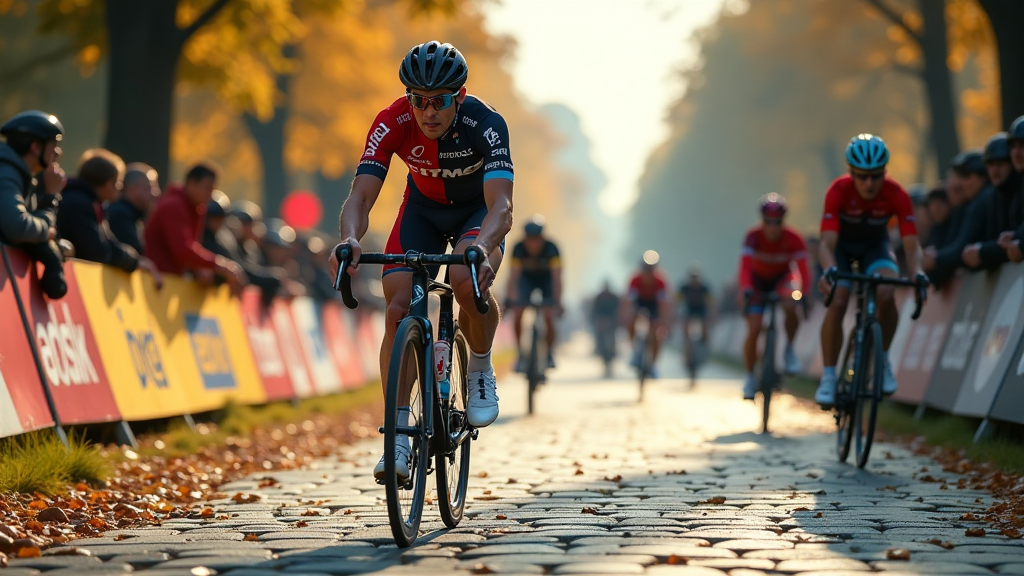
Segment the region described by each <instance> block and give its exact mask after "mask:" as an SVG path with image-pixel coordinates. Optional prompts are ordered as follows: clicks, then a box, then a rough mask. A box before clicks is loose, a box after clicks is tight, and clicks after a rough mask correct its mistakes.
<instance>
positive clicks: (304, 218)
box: [281, 190, 324, 230]
mask: <svg viewBox="0 0 1024 576" xmlns="http://www.w3.org/2000/svg"><path fill="white" fill-rule="evenodd" d="M323 215H324V207H323V204H321V203H320V197H318V196H317V195H316V194H314V193H312V192H309V191H308V190H293V191H292V192H289V193H288V195H287V196H285V197H284V200H282V201H281V219H282V220H284V221H285V223H287V224H288V225H289V226H291V227H292V228H295V229H296V230H311V229H313V228H315V227H316V225H317V224H319V223H320V219H321V218H322V217H323Z"/></svg>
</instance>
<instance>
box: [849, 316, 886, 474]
mask: <svg viewBox="0 0 1024 576" xmlns="http://www.w3.org/2000/svg"><path fill="white" fill-rule="evenodd" d="M865 336H866V338H865V342H864V351H863V353H862V354H861V361H860V365H859V366H858V371H860V373H861V374H862V376H860V377H859V380H860V385H859V386H858V393H857V408H856V414H855V416H854V420H855V422H854V425H855V430H856V433H855V434H854V436H855V437H856V442H857V444H856V445H857V467H858V468H863V467H864V466H866V465H867V463H868V456H869V455H870V454H871V444H872V443H873V442H874V440H875V421H876V420H877V419H878V405H879V403H881V401H882V383H883V380H884V378H885V361H884V360H883V358H882V326H881V325H880V324H879V323H878V322H873V323H872V324H871V328H870V329H869V330H868V331H867V333H866V334H865Z"/></svg>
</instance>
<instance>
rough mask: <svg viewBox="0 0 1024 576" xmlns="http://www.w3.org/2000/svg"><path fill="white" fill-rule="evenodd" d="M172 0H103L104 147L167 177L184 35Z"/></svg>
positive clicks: (176, 3)
mask: <svg viewBox="0 0 1024 576" xmlns="http://www.w3.org/2000/svg"><path fill="white" fill-rule="evenodd" d="M177 8H178V0H146V1H145V2H139V1H138V0H106V23H107V31H108V37H109V41H110V72H109V74H108V79H109V80H108V84H107V86H108V93H107V135H106V147H107V148H109V149H110V150H112V151H113V152H115V153H117V154H118V155H120V156H121V157H122V158H124V159H125V161H126V162H145V163H147V164H149V165H151V166H153V167H154V168H156V170H157V172H159V174H160V182H161V183H166V182H167V181H168V179H169V178H168V176H169V174H168V173H167V172H168V166H169V163H170V142H171V122H172V109H173V106H174V80H175V72H176V68H177V64H178V56H179V55H180V54H181V47H182V44H183V42H184V38H183V35H182V32H181V30H179V29H178V27H177V26H176V24H175V18H176V13H177Z"/></svg>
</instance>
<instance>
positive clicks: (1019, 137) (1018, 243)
mask: <svg viewBox="0 0 1024 576" xmlns="http://www.w3.org/2000/svg"><path fill="white" fill-rule="evenodd" d="M1007 142H1008V143H1009V145H1010V161H1011V162H1012V163H1013V169H1014V171H1015V172H1016V173H1017V176H1018V177H1019V178H1020V180H1021V194H1024V116H1020V117H1018V118H1017V119H1016V120H1014V121H1013V124H1010V130H1009V133H1008V134H1007ZM1021 219H1022V220H1024V216H1022V217H1021ZM1022 245H1024V223H1022V224H1021V225H1020V226H1019V227H1018V228H1017V230H1016V231H1014V232H1013V234H1009V233H1003V234H1001V235H1000V236H999V246H1000V247H1002V248H1003V249H1004V250H1006V256H1007V258H1008V259H1009V260H1010V261H1011V262H1021V261H1022V260H1024V253H1022V252H1021V248H1022V247H1024V246H1022Z"/></svg>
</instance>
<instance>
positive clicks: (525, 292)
mask: <svg viewBox="0 0 1024 576" xmlns="http://www.w3.org/2000/svg"><path fill="white" fill-rule="evenodd" d="M518 288H519V300H518V301H516V302H513V303H512V306H513V307H523V306H529V305H530V296H532V295H533V293H534V292H540V295H541V303H542V305H544V306H550V305H552V304H553V298H554V288H553V286H552V280H551V278H547V279H546V280H538V279H535V278H530V277H528V276H526V275H525V274H523V275H522V276H520V277H519V286H518Z"/></svg>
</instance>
